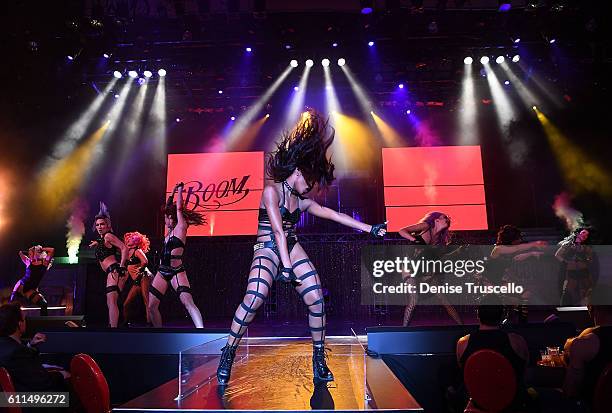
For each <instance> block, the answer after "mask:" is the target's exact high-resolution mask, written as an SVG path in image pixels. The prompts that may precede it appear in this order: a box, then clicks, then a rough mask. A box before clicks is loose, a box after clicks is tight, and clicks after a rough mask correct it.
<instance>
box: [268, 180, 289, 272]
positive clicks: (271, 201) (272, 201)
mask: <svg viewBox="0 0 612 413" xmlns="http://www.w3.org/2000/svg"><path fill="white" fill-rule="evenodd" d="M262 197H263V203H264V206H265V207H266V211H267V213H268V217H269V218H270V224H271V225H272V233H273V234H274V240H275V241H276V245H277V246H278V252H279V253H280V257H281V263H282V264H283V267H285V268H291V259H290V258H289V250H288V249H287V237H286V235H285V231H284V230H283V220H282V218H281V214H280V210H279V208H278V204H279V203H280V198H279V197H278V192H277V191H276V188H274V187H273V186H266V187H265V188H264V191H263V195H262Z"/></svg>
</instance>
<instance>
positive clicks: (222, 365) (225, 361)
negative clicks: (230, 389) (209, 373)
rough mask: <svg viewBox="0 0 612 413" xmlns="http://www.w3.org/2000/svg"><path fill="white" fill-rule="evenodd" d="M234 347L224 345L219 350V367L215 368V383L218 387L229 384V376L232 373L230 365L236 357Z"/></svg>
mask: <svg viewBox="0 0 612 413" xmlns="http://www.w3.org/2000/svg"><path fill="white" fill-rule="evenodd" d="M236 349H237V347H235V346H230V345H229V344H226V345H225V347H223V348H222V349H221V360H219V367H217V381H218V382H219V385H220V386H225V385H227V384H228V383H229V380H230V374H231V373H232V364H233V363H234V357H236Z"/></svg>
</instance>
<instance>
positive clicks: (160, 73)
mask: <svg viewBox="0 0 612 413" xmlns="http://www.w3.org/2000/svg"><path fill="white" fill-rule="evenodd" d="M157 74H158V75H159V76H160V77H164V76H166V70H165V69H159V70H158V71H157Z"/></svg>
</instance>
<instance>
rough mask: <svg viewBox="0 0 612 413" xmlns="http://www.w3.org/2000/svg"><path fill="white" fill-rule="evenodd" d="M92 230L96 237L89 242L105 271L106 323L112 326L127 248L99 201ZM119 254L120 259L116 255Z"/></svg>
mask: <svg viewBox="0 0 612 413" xmlns="http://www.w3.org/2000/svg"><path fill="white" fill-rule="evenodd" d="M94 231H96V232H97V233H98V239H96V240H94V241H92V242H91V244H89V246H90V247H95V249H96V259H97V260H98V262H99V263H100V267H102V270H103V271H104V272H105V273H106V305H107V306H108V323H109V325H110V326H111V327H112V328H115V327H117V324H118V322H119V307H118V306H117V301H118V299H119V293H120V292H121V290H122V289H123V286H124V285H125V281H126V280H127V273H126V268H125V263H126V261H127V255H128V249H127V247H126V246H125V244H124V243H123V241H121V240H120V239H119V238H117V236H116V235H115V234H113V228H112V226H111V220H110V214H109V212H108V209H107V208H106V205H104V203H103V202H100V211H99V212H98V215H96V217H95V219H94ZM119 254H121V258H120V261H117V255H119Z"/></svg>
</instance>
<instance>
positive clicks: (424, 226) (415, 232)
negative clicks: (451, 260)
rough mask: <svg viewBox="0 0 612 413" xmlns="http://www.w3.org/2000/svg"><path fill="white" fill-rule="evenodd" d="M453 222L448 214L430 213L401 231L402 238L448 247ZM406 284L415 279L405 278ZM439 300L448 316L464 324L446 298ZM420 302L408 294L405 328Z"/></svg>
mask: <svg viewBox="0 0 612 413" xmlns="http://www.w3.org/2000/svg"><path fill="white" fill-rule="evenodd" d="M450 225H451V220H450V218H449V217H448V215H447V214H444V213H443V212H436V211H432V212H428V213H427V214H426V215H425V216H424V217H423V218H421V220H420V221H419V222H417V223H416V224H413V225H408V226H407V227H404V228H402V229H401V230H400V231H399V234H400V236H402V237H404V238H406V239H407V240H409V241H410V242H411V243H412V244H416V245H437V246H446V245H448V244H450V240H451V234H450V231H449V228H450ZM405 280H406V282H414V281H415V280H414V278H408V277H405ZM438 298H439V299H440V300H441V301H442V305H443V306H444V308H445V309H446V312H447V313H448V315H449V316H450V317H451V318H452V319H453V320H455V322H456V323H457V324H463V321H462V320H461V317H460V316H459V313H458V312H457V310H456V309H455V307H453V306H452V305H451V304H450V303H449V302H448V300H447V298H446V296H444V295H442V294H438ZM417 301H418V296H417V294H408V304H407V305H406V308H405V310H404V321H403V323H402V325H403V326H404V327H406V326H408V324H410V320H411V319H412V315H413V313H414V309H415V308H416V305H417Z"/></svg>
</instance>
